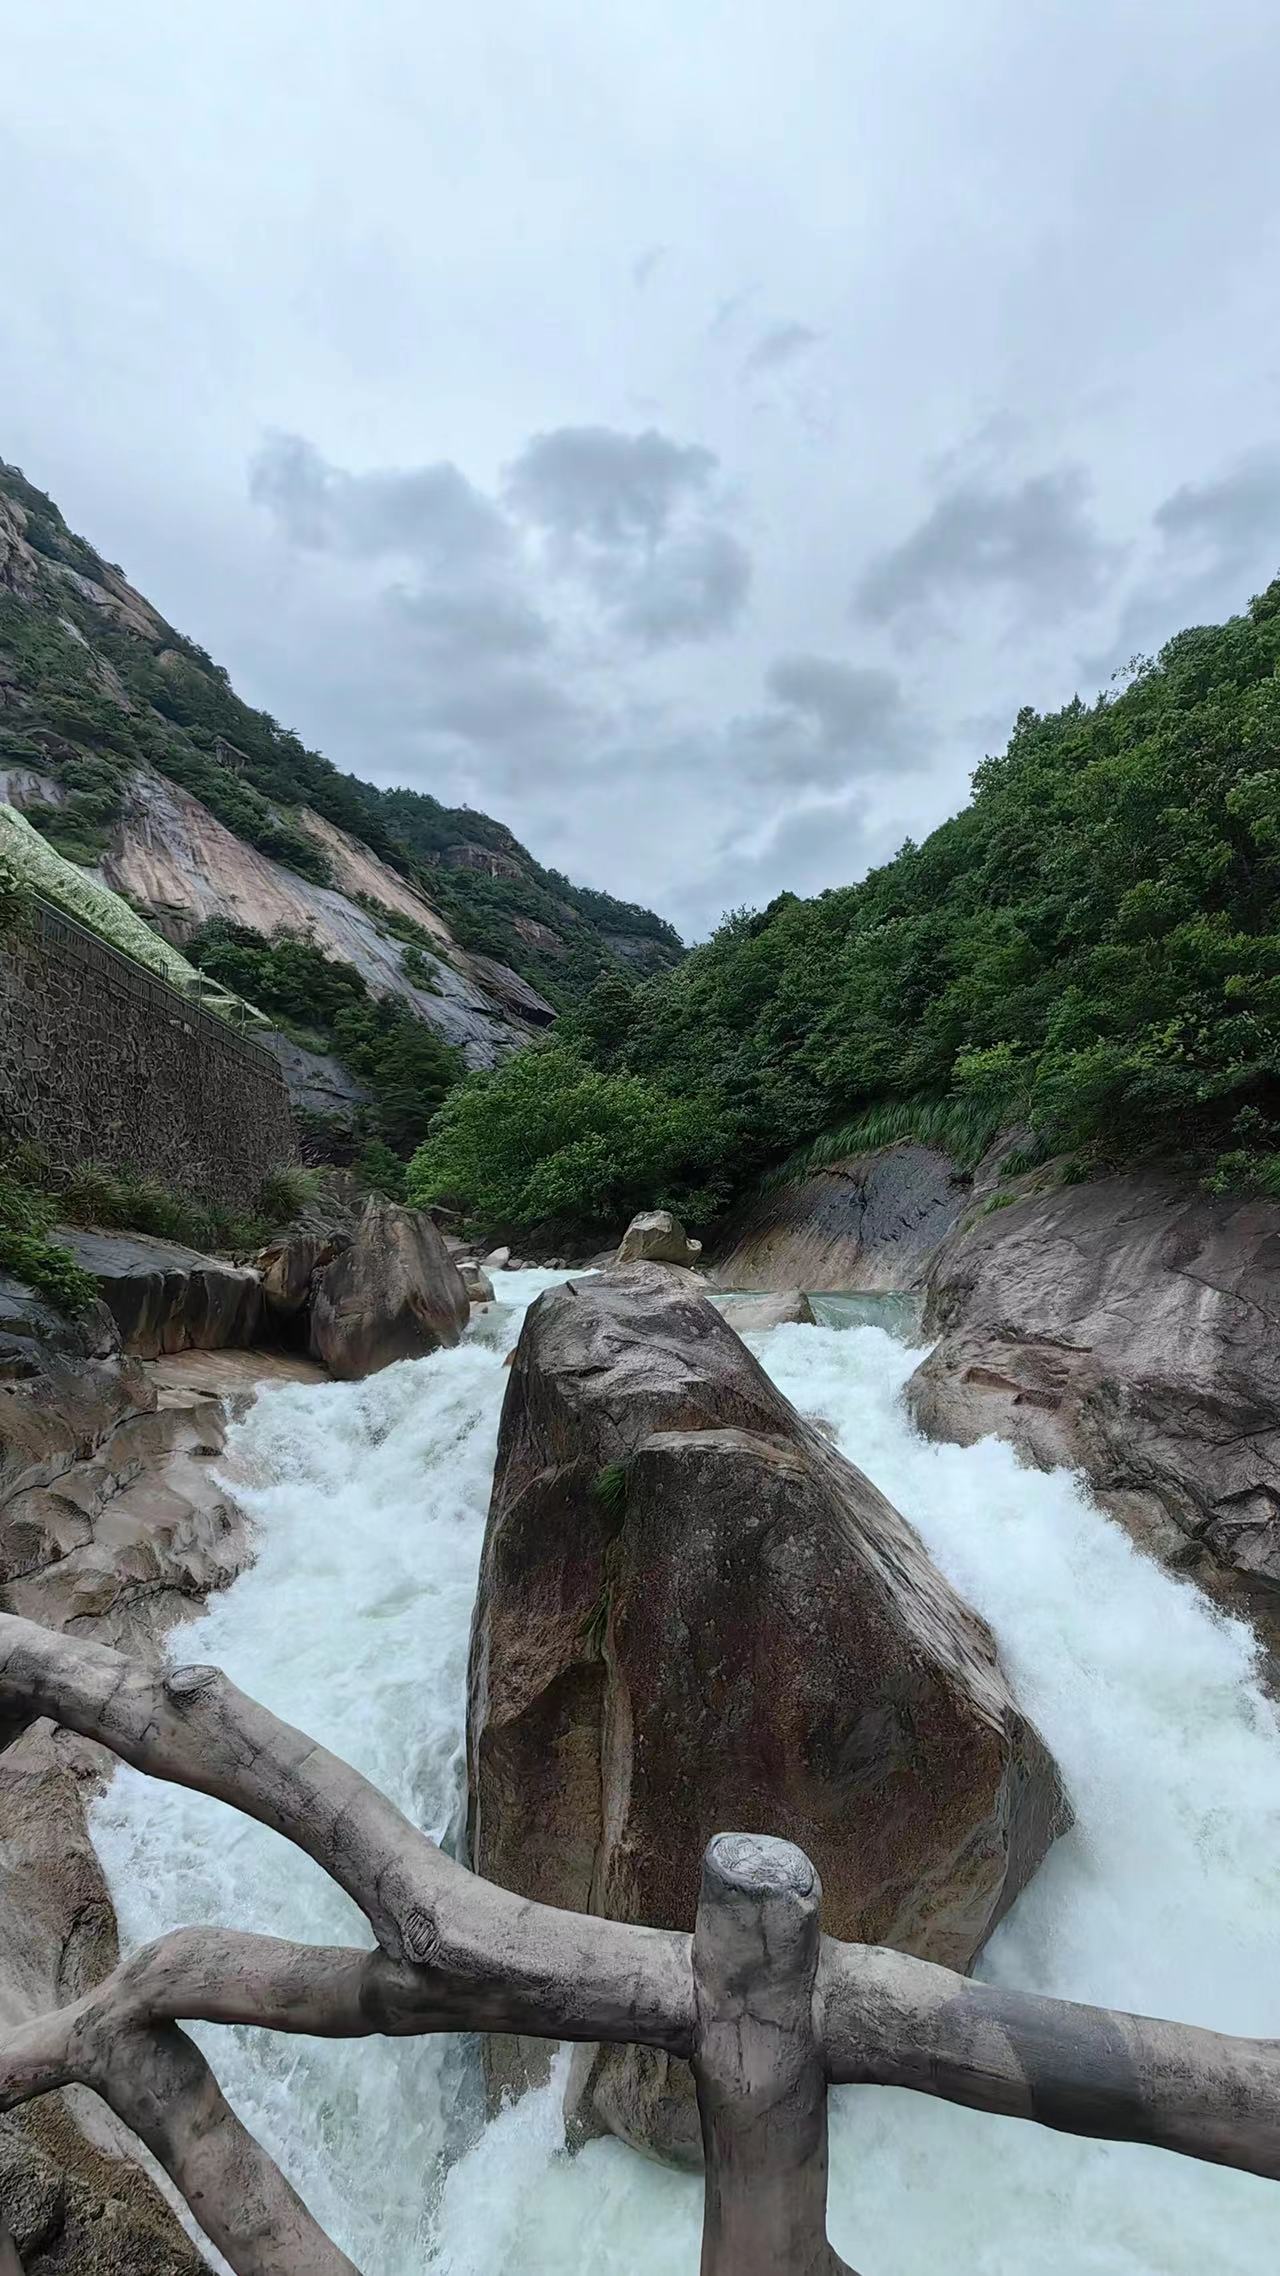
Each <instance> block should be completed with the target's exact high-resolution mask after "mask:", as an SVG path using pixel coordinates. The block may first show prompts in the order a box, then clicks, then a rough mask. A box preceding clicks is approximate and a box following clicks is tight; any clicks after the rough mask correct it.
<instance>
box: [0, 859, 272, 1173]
mask: <svg viewBox="0 0 1280 2276" xmlns="http://www.w3.org/2000/svg"><path fill="white" fill-rule="evenodd" d="M0 1128H3V1131H4V1133H5V1135H6V1137H8V1138H9V1139H11V1140H25V1141H29V1142H31V1143H33V1144H35V1145H37V1146H39V1147H41V1148H42V1149H43V1151H44V1152H45V1153H46V1154H48V1155H49V1157H50V1159H51V1160H52V1161H54V1162H55V1163H57V1164H58V1165H59V1166H61V1167H64V1168H72V1167H74V1166H75V1165H76V1164H77V1163H79V1162H85V1161H93V1162H101V1163H103V1164H105V1165H106V1167H108V1168H109V1169H116V1170H126V1169H127V1170H136V1171H138V1172H140V1173H141V1174H143V1175H146V1176H149V1177H155V1178H158V1179H160V1180H161V1181H162V1183H163V1184H165V1185H167V1186H171V1187H173V1188H175V1189H176V1190H177V1191H180V1192H184V1193H190V1194H196V1195H200V1196H203V1197H205V1198H207V1199H210V1200H213V1201H216V1202H219V1203H221V1204H223V1205H224V1206H227V1207H238V1206H240V1205H241V1204H243V1203H246V1202H248V1201H251V1200H252V1199H253V1197H254V1195H255V1194H256V1193H257V1190H258V1188H259V1186H260V1185H261V1183H262V1180H263V1178H264V1177H265V1176H266V1175H267V1173H268V1172H269V1171H270V1170H273V1169H278V1168H279V1167H280V1165H281V1164H282V1163H284V1162H287V1161H290V1160H292V1158H293V1155H294V1135H293V1125H292V1121H291V1118H290V1113H289V1098H288V1093H287V1091H286V1089H285V1085H284V1080H283V1077H282V1075H281V1072H280V1068H279V1066H278V1065H277V1063H276V1061H275V1060H274V1059H273V1058H272V1055H271V1053H270V1052H269V1051H268V1050H267V1049H266V1048H265V1047H264V1045H262V1044H261V1043H259V1042H257V1041H256V1040H255V1039H254V1038H253V1037H251V1036H247V1035H240V1034H238V1033H237V1032H236V1030H235V1029H234V1028H232V1027H229V1026H228V1025H227V1023H226V1021H225V1020H222V1019H219V1018H217V1017H216V1015H215V1014H214V1013H212V1012H208V1011H205V1010H204V1009H203V1008H202V1007H201V1006H200V1005H198V1004H194V1003H191V1002H189V1001H188V1000H187V998H186V997H185V996H183V995H181V994H180V993H179V992H178V990H177V989H175V988H171V987H169V986H168V984H167V983H166V982H165V981H163V980H159V979H156V978H155V977H154V976H153V975H152V974H151V973H150V972H145V971H144V970H143V969H142V967H141V966H140V965H137V964H134V963H133V962H132V961H131V959H130V958H128V957H126V956H121V955H120V954H119V952H118V951H117V950H116V949H114V948H111V947H109V946H108V945H107V943H106V942H105V941H103V940H100V939H98V937H97V935H96V934H94V933H90V932H87V931H86V930H85V929H84V927H83V926H81V925H78V924H76V923H75V921H74V920H73V919H72V918H70V917H67V916H65V915H64V914H63V913H62V911H61V910H58V909H53V908H51V907H49V906H48V904H46V903H44V902H39V901H38V902H36V904H35V906H34V908H33V910H32V911H31V913H30V916H29V917H28V918H27V919H26V920H25V921H24V922H23V924H22V925H21V926H20V928H19V929H18V930H17V931H16V932H13V933H9V934H7V935H6V936H5V937H4V938H3V939H0Z"/></svg>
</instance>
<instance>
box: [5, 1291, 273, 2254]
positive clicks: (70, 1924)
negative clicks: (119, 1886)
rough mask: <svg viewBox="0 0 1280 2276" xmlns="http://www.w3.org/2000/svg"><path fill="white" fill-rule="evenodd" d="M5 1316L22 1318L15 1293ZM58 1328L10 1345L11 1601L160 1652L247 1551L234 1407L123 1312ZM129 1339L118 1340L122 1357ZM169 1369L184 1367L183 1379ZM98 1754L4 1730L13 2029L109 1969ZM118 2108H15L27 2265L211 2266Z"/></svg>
mask: <svg viewBox="0 0 1280 2276" xmlns="http://www.w3.org/2000/svg"><path fill="white" fill-rule="evenodd" d="M9 1299H10V1300H9V1301H8V1302H7V1304H6V1306H5V1314H6V1318H7V1320H8V1321H9V1323H10V1324H11V1325H12V1324H13V1323H14V1322H15V1321H16V1320H17V1319H18V1318H19V1317H20V1314H21V1303H20V1292H18V1293H17V1294H15V1293H14V1292H12V1291H10V1292H9ZM104 1317H105V1318H106V1329H107V1331H108V1332H107V1334H106V1337H105V1340H106V1343H107V1349H106V1350H105V1351H103V1350H101V1349H100V1348H96V1347H100V1346H101V1344H102V1342H103V1340H104V1332H103V1325H102V1321H101V1320H98V1319H97V1318H96V1317H95V1318H93V1319H91V1320H90V1321H89V1322H87V1323H77V1322H69V1321H61V1322H55V1324H54V1326H53V1329H52V1331H51V1332H50V1333H48V1334H45V1333H43V1332H42V1328H43V1325H44V1324H45V1323H44V1321H43V1307H41V1306H39V1305H36V1304H33V1305H32V1306H30V1307H29V1312H28V1319H27V1325H28V1327H29V1328H30V1329H31V1330H32V1331H33V1332H32V1333H31V1335H30V1336H29V1337H28V1338H27V1339H26V1340H25V1344H22V1339H17V1338H15V1342H18V1343H20V1344H22V1348H20V1349H19V1350H18V1352H17V1355H16V1359H15V1358H14V1357H13V1356H12V1355H9V1354H5V1355H3V1356H0V1610H2V1611H5V1612H17V1613H20V1614H22V1615H23V1616H24V1617H26V1618H28V1619H33V1620H38V1621H40V1622H42V1623H43V1624H44V1625H45V1626H48V1627H53V1628H61V1627H66V1626H74V1629H75V1632H76V1633H77V1634H78V1635H82V1636H91V1637H94V1638H96V1639H97V1640H99V1641H101V1642H104V1643H111V1644H114V1645H117V1646H119V1647H120V1648H122V1649H124V1650H125V1651H128V1652H130V1653H132V1654H135V1655H138V1656H153V1657H154V1656H157V1655H158V1654H159V1653H160V1652H161V1651H162V1649H163V1639H164V1636H165V1633H166V1632H167V1630H168V1629H169V1628H170V1627H171V1626H172V1624H173V1623H174V1621H176V1620H179V1619H182V1618H184V1617H185V1616H186V1615H187V1614H189V1613H191V1612H193V1611H195V1610H197V1609H198V1608H199V1606H200V1604H201V1602H202V1600H203V1597H204V1596H205V1594H206V1593H207V1592H208V1591H209V1590H211V1589H213V1588H216V1587H221V1586H224V1585H225V1584H226V1583H227V1582H228V1581H230V1580H232V1579H234V1578H235V1576H236V1574H237V1573H239V1572H240V1571H242V1570H243V1568H244V1565H245V1563H246V1562H247V1558H248V1551H249V1542H248V1532H247V1528H246V1526H245V1524H244V1522H243V1519H242V1517H241V1515H240V1512H239V1511H238V1510H237V1509H236V1508H235V1506H234V1504H233V1503H232V1502H231V1501H230V1500H229V1498H228V1495H227V1492H226V1489H225V1488H224V1486H223V1485H222V1483H221V1480H220V1478H219V1477H218V1476H217V1475H216V1474H215V1463H216V1460H217V1457H218V1456H219V1455H220V1454H221V1451H222V1447H223V1443H224V1436H225V1414H224V1405H223V1401H222V1399H221V1398H220V1397H217V1396H213V1395H211V1394H210V1392H209V1390H208V1389H207V1388H206V1387H203V1386H201V1385H200V1384H199V1382H198V1381H196V1380H194V1379H193V1380H191V1381H187V1380H184V1379H183V1377H182V1373H181V1370H182V1368H183V1363H184V1360H185V1361H187V1362H194V1364H195V1366H196V1367H199V1366H201V1365H203V1366H204V1367H205V1368H210V1367H213V1366H214V1365H220V1366H221V1367H223V1368H226V1367H228V1366H231V1365H233V1364H234V1363H235V1362H241V1363H246V1362H247V1361H248V1358H249V1355H248V1354H244V1353H241V1352H230V1353H226V1352H224V1353H216V1352H212V1353H211V1352H199V1353H187V1354H184V1355H182V1356H181V1357H175V1358H173V1359H171V1360H170V1361H168V1362H166V1363H162V1366H161V1368H159V1369H156V1370H153V1369H152V1368H150V1367H148V1366H146V1365H144V1364H143V1363H142V1362H141V1361H139V1360H137V1359H135V1358H132V1357H129V1356H123V1355H121V1354H120V1353H119V1350H118V1337H117V1335H116V1331H115V1328H114V1324H113V1323H112V1322H111V1321H110V1319H109V1316H105V1315H104ZM112 1346H115V1347H116V1348H114V1349H113V1348H112ZM166 1370H173V1371H174V1372H173V1373H172V1374H170V1373H168V1372H166ZM108 1766H109V1758H108V1757H107V1756H106V1755H105V1754H104V1753H103V1752H102V1750H101V1749H99V1748H96V1747H92V1746H90V1745H88V1744H87V1742H84V1741H81V1740H77V1739H73V1738H71V1737H70V1736H69V1735H68V1734H66V1733H63V1732H59V1733H56V1734H54V1733H51V1731H50V1729H49V1726H48V1725H47V1724H45V1723H43V1722H41V1721H39V1720H36V1721H34V1722H32V1721H30V1719H28V1718H26V1717H25V1716H22V1717H10V1718H9V1719H8V1720H7V1721H6V1722H5V1723H3V1724H2V1725H0V2030H4V2029H6V2028H7V2027H8V2026H10V2025H11V2024H14V2023H17V2022H19V2021H20V2020H22V2019H23V2018H24V2017H26V2016H27V2015H31V2014H36V2013H39V2012H40V2011H41V2010H43V2009H45V2008H49V2007H53V2006H58V2005H61V2004H63V2003H64V2002H65V2001H67V2000H69V1999H73V1998H75V1997H76V1996H78V1994H79V1993H80V1992H81V1991H82V1990H84V1989H86V1988H87V1986H88V1985H89V1984H90V1983H92V1982H94V1981H96V1980H97V1979H98V1978H99V1977H100V1976H101V1975H103V1974H105V1973H106V1972H107V1970H108V1969H109V1968H110V1967H111V1966H113V1965H114V1961H115V1956H116V1945H115V1917H114V1913H113V1910H112V1907H111V1902H110V1897H109V1894H108V1892H107V1889H106V1885H105V1882H104V1880H103V1876H102V1873H101V1870H100V1868H99V1866H98V1862H97V1859H96V1857H95V1855H94V1852H93V1850H92V1848H91V1846H90V1843H89V1839H88V1834H87V1831H86V1826H85V1819H84V1808H83V1802H82V1790H83V1788H84V1785H85V1781H86V1780H94V1779H97V1778H99V1777H101V1776H102V1775H104V1773H105V1771H106V1770H107V1768H108ZM133 2147H134V2145H132V2144H131V2141H130V2138H129V2137H128V2136H127V2135H126V2134H125V2133H124V2131H123V2129H122V2128H120V2127H119V2126H118V2125H117V2124H116V2121H115V2120H114V2119H113V2118H112V2117H111V2115H110V2113H109V2112H108V2111H106V2110H105V2108H104V2107H103V2106H102V2105H101V2104H100V2103H99V2102H98V2101H97V2100H96V2098H95V2097H92V2096H89V2095H81V2094H80V2093H79V2092H78V2091H72V2092H70V2093H68V2094H67V2095H57V2096H51V2097H48V2098H46V2099H45V2100H42V2101H41V2102H40V2103H38V2104H35V2105H33V2106H32V2107H31V2108H30V2109H27V2110H21V2111H16V2112H14V2113H13V2114H12V2115H11V2116H9V2117H7V2118H6V2117H0V2207H2V2208H3V2211H4V2215H5V2219H6V2220H7V2222H8V2224H9V2227H10V2228H11V2230H12V2231H13V2234H14V2236H15V2238H16V2241H17V2245H18V2248H19V2251H20V2253H21V2255H22V2263H23V2268H24V2271H25V2276H124V2272H125V2271H128V2272H129V2276H198V2272H199V2271H200V2270H201V2269H202V2268H203V2267H204V2265H205V2264H204V2262H203V2260H202V2259H201V2258H200V2256H199V2255H198V2254H197V2253H196V2252H195V2251H194V2250H193V2248H191V2247H190V2246H189V2245H188V2244H187V2242H186V2239H185V2237H184V2236H183V2234H182V2231H181V2229H180V2228H179V2226H178V2224H177V2222H176V2221H175V2220H174V2219H173V2217H172V2216H171V2214H170V2213H169V2211H168V2208H167V2206H166V2205H165V2203H164V2201H163V2200H162V2198H161V2197H160V2196H159V2195H158V2194H157V2192H156V2190H155V2189H154V2188H153V2187H152V2184H151V2183H150V2181H149V2180H148V2179H147V2177H146V2175H145V2173H144V2172H143V2170H142V2168H141V2167H140V2166H139V2165H138V2164H137V2163H136V2162H135V2159H134V2156H133V2154H132V2151H133Z"/></svg>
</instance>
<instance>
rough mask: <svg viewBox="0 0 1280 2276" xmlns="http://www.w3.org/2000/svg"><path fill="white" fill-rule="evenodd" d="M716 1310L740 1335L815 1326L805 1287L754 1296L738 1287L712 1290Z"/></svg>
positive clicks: (781, 1289) (711, 1294) (783, 1289)
mask: <svg viewBox="0 0 1280 2276" xmlns="http://www.w3.org/2000/svg"><path fill="white" fill-rule="evenodd" d="M709 1293H710V1296H711V1302H712V1303H713V1304H714V1305H715V1308H716V1310H717V1312H720V1313H722V1314H723V1316H724V1318H725V1319H726V1320H727V1321H728V1322H729V1325H730V1327H731V1328H736V1330H737V1332H738V1334H739V1335H740V1336H749V1335H750V1336H754V1335H763V1334H764V1333H765V1332H766V1331H767V1330H768V1329H769V1328H787V1327H810V1328H811V1327H812V1326H813V1324H814V1313H813V1306H812V1304H811V1303H810V1302H809V1299H808V1297H807V1296H806V1295H805V1293H804V1290H803V1289H802V1288H780V1289H778V1290H777V1291H776V1293H775V1294H773V1295H772V1296H763V1295H762V1296H751V1295H745V1294H740V1293H739V1292H738V1291H737V1290H734V1291H733V1292H732V1293H728V1294H722V1293H721V1292H720V1291H719V1290H712V1291H710V1292H709Z"/></svg>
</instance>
